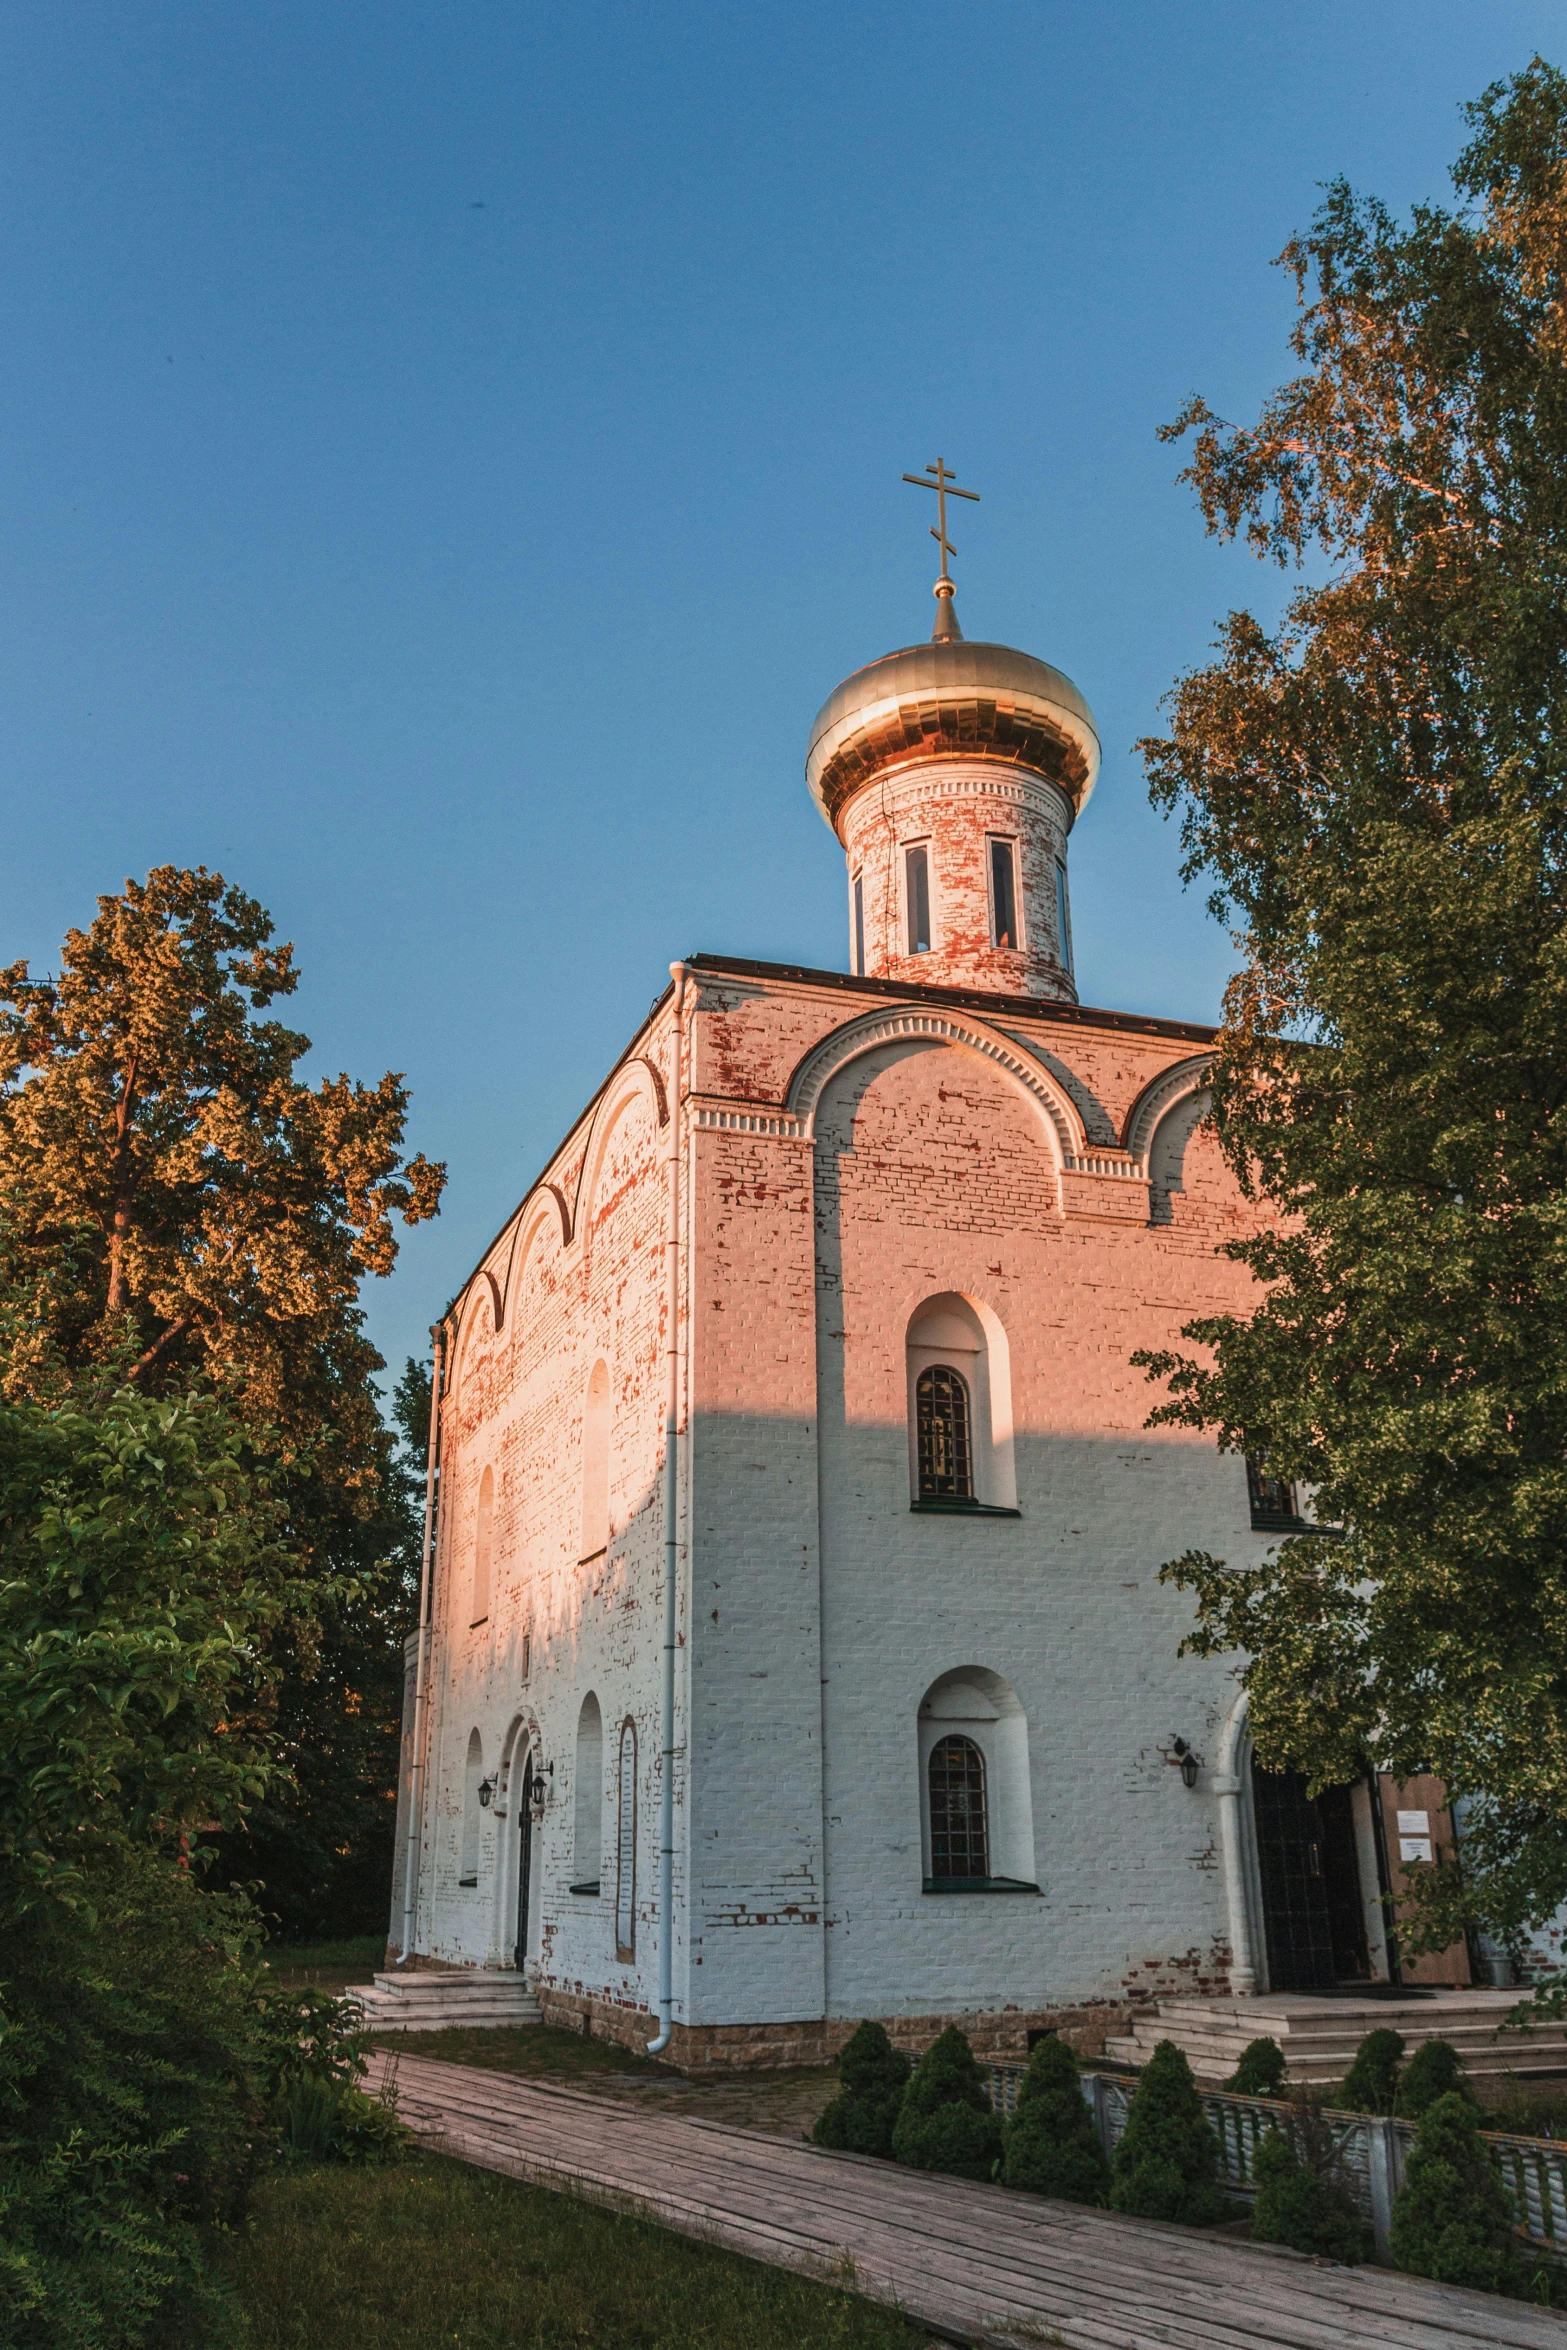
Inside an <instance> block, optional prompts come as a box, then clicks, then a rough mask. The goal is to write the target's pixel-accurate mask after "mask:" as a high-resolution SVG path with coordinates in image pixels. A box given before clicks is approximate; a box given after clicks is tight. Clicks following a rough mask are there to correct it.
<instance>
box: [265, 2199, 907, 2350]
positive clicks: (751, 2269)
mask: <svg viewBox="0 0 1567 2350" xmlns="http://www.w3.org/2000/svg"><path fill="white" fill-rule="evenodd" d="M229 2269H230V2276H231V2278H232V2282H233V2285H234V2288H235V2291H236V2294H237V2297H238V2299H239V2302H240V2306H241V2307H242V2308H243V2310H244V2311H245V2314H246V2318H247V2320H248V2333H249V2350H388V2345H392V2346H394V2350H924V2344H925V2341H926V2339H927V2337H926V2335H925V2333H924V2331H923V2329H916V2328H914V2327H912V2326H910V2325H908V2324H906V2323H905V2321H904V2320H903V2319H902V2318H900V2317H898V2316H896V2315H895V2314H894V2313H893V2312H892V2311H891V2310H885V2309H880V2308H877V2307H876V2306H875V2305H874V2304H873V2303H871V2302H868V2301H862V2300H859V2299H857V2298H856V2297H855V2296H854V2295H853V2294H852V2293H849V2292H844V2291H838V2290H834V2289H833V2288H832V2287H830V2286H826V2285H817V2284H812V2283H809V2282H808V2281H807V2280H806V2279H804V2278H802V2277H794V2276H790V2275H788V2274H787V2273H786V2272H785V2271H783V2270H781V2269H772V2268H762V2267H760V2266H758V2265H757V2264H756V2263H755V2262H753V2261H749V2260H742V2259H740V2258H739V2257H738V2256H737V2255H736V2254H734V2253H730V2252H719V2251H715V2250H713V2249H712V2248H711V2247H709V2246H707V2245H703V2244H692V2243H687V2242H686V2240H685V2239H684V2238H683V2237H680V2236H673V2235H670V2234H668V2233H667V2232H666V2231H665V2230H664V2229H663V2228H657V2227H652V2226H649V2225H646V2224H644V2223H642V2222H640V2221H637V2220H630V2219H620V2218H617V2217H615V2216H613V2215H612V2214H611V2213H608V2212H601V2211H595V2210H593V2209H592V2208H591V2206H589V2205H588V2204H585V2203H578V2202H575V2201H574V2200H572V2198H570V2197H569V2196H565V2195H547V2194H545V2193H544V2192H543V2191H542V2190H541V2189H539V2188H535V2187H525V2186H522V2185H520V2184H519V2183H518V2182H517V2181H516V2180H515V2179H502V2178H496V2177H494V2176H492V2175H491V2174H490V2173H488V2172H485V2171H478V2170H470V2169H468V2168H467V2167H466V2166H465V2165H464V2164H462V2163H458V2162H451V2161H447V2160H445V2159H443V2158H442V2157H441V2156H439V2155H430V2154H424V2155H415V2156H413V2157H411V2158H410V2159H409V2160H408V2161H407V2162H404V2163H398V2164H394V2165H393V2166H392V2167H391V2168H389V2169H386V2170H351V2169H338V2168H332V2167H326V2166H323V2167H321V2168H319V2169H309V2170H290V2171H283V2172H278V2173H274V2174H273V2175H272V2176H271V2177H270V2178H269V2179H267V2180H266V2181H264V2183H263V2184H262V2186H261V2187H260V2189H259V2190H258V2192H257V2194H256V2197H255V2201H254V2204H253V2206H252V2215H251V2219H250V2222H249V2225H248V2227H247V2228H246V2229H245V2231H244V2232H243V2233H242V2234H240V2235H239V2236H237V2237H236V2238H235V2240H234V2242H233V2245H232V2248H231V2252H230V2260H229Z"/></svg>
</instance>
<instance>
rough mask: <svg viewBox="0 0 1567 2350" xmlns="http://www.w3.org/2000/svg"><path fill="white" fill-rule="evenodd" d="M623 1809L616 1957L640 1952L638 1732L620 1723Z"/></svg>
mask: <svg viewBox="0 0 1567 2350" xmlns="http://www.w3.org/2000/svg"><path fill="white" fill-rule="evenodd" d="M619 1795H620V1812H619V1818H618V1821H617V1826H616V1836H615V1956H616V1957H617V1958H635V1956H636V1954H637V1943H636V1934H637V1734H636V1731H635V1729H634V1728H633V1726H632V1724H631V1723H630V1722H622V1723H621V1725H620V1789H619Z"/></svg>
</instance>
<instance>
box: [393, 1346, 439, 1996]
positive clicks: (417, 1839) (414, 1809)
mask: <svg viewBox="0 0 1567 2350" xmlns="http://www.w3.org/2000/svg"><path fill="white" fill-rule="evenodd" d="M430 1344H431V1348H432V1350H433V1351H432V1360H431V1365H430V1441H429V1444H428V1446H427V1447H426V1449H425V1457H424V1548H423V1553H422V1556H421V1558H420V1561H419V1649H418V1654H417V1656H416V1658H415V1661H414V1718H413V1761H412V1763H411V1764H410V1766H409V1772H408V1865H407V1868H406V1870H405V1872H404V1878H403V1947H402V1949H401V1951H400V1952H399V1954H398V1958H397V1964H398V1965H399V1966H402V1965H403V1964H404V1963H405V1962H406V1960H407V1959H408V1957H409V1955H410V1953H411V1952H412V1950H413V1943H414V1913H415V1911H416V1909H417V1908H418V1904H419V1846H420V1843H421V1841H422V1839H423V1835H424V1820H423V1809H424V1660H425V1652H426V1651H427V1649H428V1648H429V1645H430V1630H429V1627H430V1536H431V1532H432V1529H433V1528H434V1525H435V1460H436V1454H437V1453H438V1452H439V1450H440V1443H441V1325H440V1324H439V1322H436V1323H433V1324H432V1325H431V1328H430Z"/></svg>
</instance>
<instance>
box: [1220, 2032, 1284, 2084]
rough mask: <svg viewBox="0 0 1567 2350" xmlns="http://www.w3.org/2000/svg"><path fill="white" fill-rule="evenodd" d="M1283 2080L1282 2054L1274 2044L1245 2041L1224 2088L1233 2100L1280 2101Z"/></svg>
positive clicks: (1272, 2042) (1269, 2041)
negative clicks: (1264, 2099)
mask: <svg viewBox="0 0 1567 2350" xmlns="http://www.w3.org/2000/svg"><path fill="white" fill-rule="evenodd" d="M1284 2076H1285V2062H1284V2051H1283V2049H1282V2048H1281V2047H1280V2046H1279V2044H1278V2042H1277V2040H1248V2041H1247V2043H1246V2046H1245V2047H1244V2048H1243V2049H1242V2050H1241V2060H1240V2063H1239V2064H1238V2065H1237V2066H1236V2067H1235V2070H1234V2072H1232V2073H1231V2075H1230V2077H1229V2079H1228V2080H1227V2081H1226V2082H1225V2084H1224V2086H1225V2087H1226V2089H1232V2090H1233V2091H1234V2092H1235V2094H1236V2096H1237V2097H1282V2096H1283V2094H1284Z"/></svg>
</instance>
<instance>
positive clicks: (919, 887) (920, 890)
mask: <svg viewBox="0 0 1567 2350" xmlns="http://www.w3.org/2000/svg"><path fill="white" fill-rule="evenodd" d="M903 875H904V890H903V894H904V897H905V899H906V901H907V907H908V917H909V953H910V954H911V955H928V954H929V953H930V858H929V856H928V855H927V854H926V852H925V850H924V849H908V850H906V851H905V853H904V860H903Z"/></svg>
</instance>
